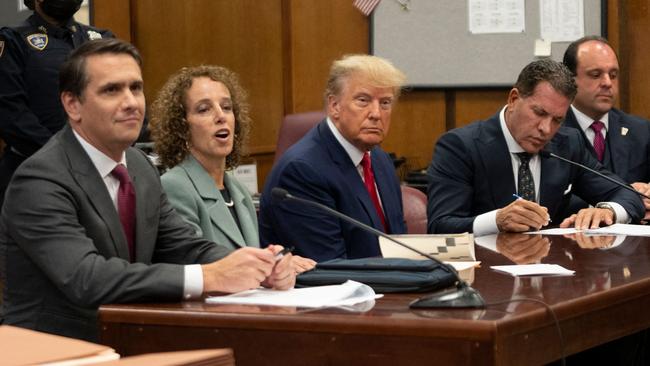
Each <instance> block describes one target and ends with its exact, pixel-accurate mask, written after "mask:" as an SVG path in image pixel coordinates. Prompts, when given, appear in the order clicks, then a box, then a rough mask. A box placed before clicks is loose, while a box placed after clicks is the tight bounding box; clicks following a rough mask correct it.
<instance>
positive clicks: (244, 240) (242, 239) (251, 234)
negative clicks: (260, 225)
mask: <svg viewBox="0 0 650 366" xmlns="http://www.w3.org/2000/svg"><path fill="white" fill-rule="evenodd" d="M234 179H235V178H233V177H232V176H231V175H230V174H228V173H226V174H225V176H224V184H225V186H226V187H227V188H228V191H229V192H230V197H231V198H232V200H233V202H234V203H235V212H237V217H238V218H239V225H240V226H241V231H240V230H239V228H237V229H238V230H237V233H239V236H238V237H237V238H232V239H233V241H234V242H235V243H237V244H238V245H239V246H240V247H244V246H259V244H258V243H259V235H258V233H257V220H256V218H255V217H251V212H250V211H249V209H248V208H247V207H246V197H247V196H246V193H245V192H242V190H241V188H240V186H238V185H237V184H235V182H234ZM235 239H236V240H235Z"/></svg>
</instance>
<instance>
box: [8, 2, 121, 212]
mask: <svg viewBox="0 0 650 366" xmlns="http://www.w3.org/2000/svg"><path fill="white" fill-rule="evenodd" d="M24 3H25V6H27V7H28V8H29V9H31V10H33V14H32V15H31V16H30V17H29V18H27V19H26V20H25V21H24V22H23V23H22V24H20V25H18V26H16V27H5V28H2V29H0V138H2V139H3V140H4V141H5V143H6V144H7V146H6V147H5V149H4V152H3V153H1V155H2V157H1V158H0V206H1V205H2V202H3V201H4V193H5V190H6V188H7V186H8V184H9V181H10V179H11V177H12V175H13V173H14V171H15V170H16V168H17V167H18V166H19V165H20V164H21V163H22V162H23V161H24V160H25V159H26V158H27V157H29V156H30V155H32V154H33V153H34V152H36V150H38V149H39V148H41V146H43V145H44V144H45V143H46V142H47V141H48V140H49V139H50V137H51V136H52V135H53V134H54V133H56V132H57V131H59V130H60V129H61V128H62V127H63V126H64V124H65V115H64V112H63V107H62V106H61V102H60V100H59V90H58V89H59V67H60V66H61V64H62V63H63V61H64V60H65V59H66V57H67V56H68V54H70V52H71V51H72V50H73V49H76V48H78V47H79V46H81V45H82V44H83V43H85V42H87V41H89V40H93V39H100V38H106V37H113V34H112V33H111V32H110V31H108V30H103V29H97V28H94V27H90V26H87V25H83V24H80V23H77V22H76V21H75V20H74V19H73V15H74V14H75V13H76V12H77V11H78V10H79V7H80V6H81V3H82V0H24Z"/></svg>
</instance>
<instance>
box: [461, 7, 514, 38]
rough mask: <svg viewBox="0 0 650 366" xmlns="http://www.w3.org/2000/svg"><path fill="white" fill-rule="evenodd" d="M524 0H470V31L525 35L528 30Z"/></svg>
mask: <svg viewBox="0 0 650 366" xmlns="http://www.w3.org/2000/svg"><path fill="white" fill-rule="evenodd" d="M525 9H526V8H525V3H524V0H508V1H502V0H469V6H468V12H469V14H468V17H469V31H470V33H472V34H484V33H523V32H524V31H525V29H526V12H525Z"/></svg>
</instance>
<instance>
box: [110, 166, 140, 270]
mask: <svg viewBox="0 0 650 366" xmlns="http://www.w3.org/2000/svg"><path fill="white" fill-rule="evenodd" d="M111 174H112V175H113V176H114V177H115V178H117V180H119V181H120V188H119V190H118V191H117V212H118V214H119V215H120V222H121V223H122V229H123V230H124V235H125V236H126V241H127V242H128V243H129V256H130V260H131V261H133V260H134V259H135V189H134V188H133V184H132V183H131V177H129V172H128V171H127V170H126V167H125V166H124V165H122V164H118V165H117V166H116V167H115V169H113V171H112V172H111Z"/></svg>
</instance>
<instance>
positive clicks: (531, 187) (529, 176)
mask: <svg viewBox="0 0 650 366" xmlns="http://www.w3.org/2000/svg"><path fill="white" fill-rule="evenodd" d="M517 156H518V157H519V161H520V162H521V163H520V164H519V172H518V174H517V175H518V182H517V193H518V194H519V197H521V198H523V199H525V200H527V201H533V202H535V181H533V173H531V171H530V167H529V166H528V163H529V162H530V158H531V157H532V155H531V154H529V153H527V152H522V153H517Z"/></svg>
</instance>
